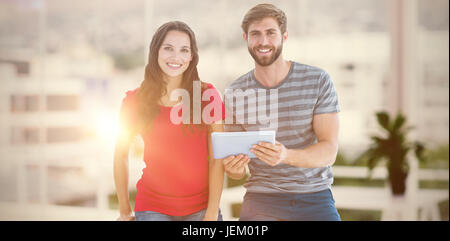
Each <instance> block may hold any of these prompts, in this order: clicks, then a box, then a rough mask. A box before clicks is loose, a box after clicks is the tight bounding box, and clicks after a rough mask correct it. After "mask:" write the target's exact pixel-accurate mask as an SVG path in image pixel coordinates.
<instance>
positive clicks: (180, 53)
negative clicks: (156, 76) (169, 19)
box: [158, 30, 192, 77]
mask: <svg viewBox="0 0 450 241" xmlns="http://www.w3.org/2000/svg"><path fill="white" fill-rule="evenodd" d="M191 60H192V52H191V41H190V39H189V36H188V35H187V34H186V33H184V32H180V31H176V30H171V31H169V32H167V34H166V37H165V39H164V41H163V43H162V44H161V47H160V48H159V52H158V64H159V67H160V68H161V70H162V71H163V73H165V74H166V75H167V76H170V77H178V76H181V75H182V74H183V73H184V71H186V69H187V68H188V67H189V63H190V62H191Z"/></svg>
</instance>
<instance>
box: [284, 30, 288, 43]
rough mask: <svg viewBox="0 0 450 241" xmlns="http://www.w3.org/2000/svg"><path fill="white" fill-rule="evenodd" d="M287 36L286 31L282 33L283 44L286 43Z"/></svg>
mask: <svg viewBox="0 0 450 241" xmlns="http://www.w3.org/2000/svg"><path fill="white" fill-rule="evenodd" d="M288 36H289V34H288V31H287V30H286V32H284V33H283V43H284V42H286V40H287V38H288Z"/></svg>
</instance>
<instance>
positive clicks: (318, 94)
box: [223, 4, 340, 221]
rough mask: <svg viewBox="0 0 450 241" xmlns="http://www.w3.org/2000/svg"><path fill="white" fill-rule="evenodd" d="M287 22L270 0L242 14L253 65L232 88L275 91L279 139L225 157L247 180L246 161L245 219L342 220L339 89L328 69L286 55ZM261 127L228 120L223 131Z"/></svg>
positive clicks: (228, 167) (231, 172)
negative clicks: (337, 169) (335, 186)
mask: <svg viewBox="0 0 450 241" xmlns="http://www.w3.org/2000/svg"><path fill="white" fill-rule="evenodd" d="M286 24H287V20H286V16H285V14H284V12H283V11H281V10H280V9H278V8H277V7H275V6H273V5H271V4H259V5H257V6H255V7H253V8H252V9H250V10H249V11H248V12H247V14H246V15H245V17H244V20H243V22H242V29H243V31H244V33H243V37H244V40H245V41H246V42H247V45H248V50H249V52H250V55H251V56H252V57H253V59H254V60H255V69H254V70H252V71H250V72H248V73H247V74H245V75H243V76H241V77H240V78H238V79H237V80H235V81H234V82H233V83H232V84H231V85H230V86H229V88H228V89H229V90H236V89H240V90H242V91H246V90H249V89H258V91H259V90H261V89H263V90H277V91H278V115H277V125H276V127H275V128H276V131H277V132H276V133H277V134H276V140H277V141H276V143H275V144H271V143H259V144H258V145H254V146H253V147H252V149H251V152H252V153H254V154H255V155H256V157H257V158H252V159H251V160H250V158H249V157H248V156H246V155H238V156H236V157H235V156H230V157H227V158H226V159H224V160H223V164H224V167H225V171H226V173H227V175H228V176H229V177H230V178H232V179H242V178H243V177H244V176H245V165H246V164H247V163H248V167H249V170H250V177H249V178H248V180H246V183H245V184H244V187H245V188H246V189H247V192H246V194H245V196H244V201H243V205H242V209H241V217H240V220H245V221H253V220H255V221H256V220H336V221H338V220H340V216H339V214H338V212H337V210H336V208H335V206H334V200H333V197H332V193H331V190H330V187H331V184H332V182H333V175H332V172H331V165H332V164H333V163H334V161H335V159H336V154H337V151H338V130H339V117H338V112H339V111H340V108H339V104H338V99H337V94H336V91H335V89H334V86H333V82H332V80H331V79H330V76H329V75H328V74H327V73H326V72H325V71H323V70H321V69H319V68H316V67H312V66H308V65H304V64H300V63H297V62H293V61H286V60H284V59H283V56H282V49H283V43H284V42H285V41H286V40H287V38H288V32H287V30H286ZM258 93H259V92H258ZM267 100H268V99H267ZM250 102H251V101H250V100H248V101H247V104H245V105H244V106H242V107H243V108H244V109H243V110H244V112H245V114H244V116H249V111H248V103H250ZM258 104H259V105H260V104H261V103H259V102H258ZM265 104H266V103H264V105H265ZM267 106H270V107H271V108H273V105H267ZM275 108H276V106H275ZM236 109H237V110H238V111H239V110H241V111H242V109H241V107H239V106H238V107H236ZM266 111H267V110H266ZM233 114H236V112H233ZM250 114H251V113H250ZM236 117H237V116H236ZM236 119H238V118H236ZM263 129H264V130H267V129H270V128H267V125H263V124H258V123H256V124H248V123H240V122H234V123H233V124H231V125H225V130H226V131H254V130H263Z"/></svg>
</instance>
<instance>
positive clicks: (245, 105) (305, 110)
mask: <svg viewBox="0 0 450 241" xmlns="http://www.w3.org/2000/svg"><path fill="white" fill-rule="evenodd" d="M291 63H292V64H291V68H290V70H289V73H288V75H287V76H286V78H285V79H284V80H283V81H282V82H281V83H280V84H279V85H278V86H275V87H271V88H267V87H264V86H263V85H261V84H260V83H259V82H258V81H256V79H255V76H254V70H252V71H250V72H248V73H247V74H245V75H243V76H241V77H240V78H238V79H237V80H235V81H234V82H233V83H232V84H231V85H230V86H229V87H228V88H227V90H226V92H225V98H226V100H225V101H227V103H226V106H227V111H228V112H229V113H230V112H231V113H232V114H233V115H232V116H233V124H225V130H226V131H257V130H275V131H276V140H277V141H279V142H281V143H282V144H283V145H284V146H286V148H288V149H303V148H306V147H308V146H310V145H312V144H314V143H317V138H316V135H315V133H314V131H313V128H312V120H313V116H314V115H317V114H324V113H335V112H339V111H340V108H339V103H338V98H337V94H336V90H335V88H334V85H333V81H332V80H331V78H330V76H329V75H328V73H327V72H325V71H324V70H322V69H319V68H317V67H312V66H308V65H304V64H300V63H296V62H291ZM236 90H238V91H239V93H242V92H245V91H247V92H245V93H247V94H248V95H247V96H246V98H245V99H244V101H242V99H240V101H238V100H237V98H235V96H236V95H234V97H233V95H229V94H227V92H228V93H229V91H233V92H234V93H236ZM276 90H277V91H278V93H277V95H276V93H275V92H276ZM270 91H272V92H273V93H272V96H271V95H270ZM264 92H266V96H265V100H266V101H262V100H264V96H263V95H260V94H262V93H264ZM274 94H275V96H276V98H275V99H273V98H274ZM230 96H231V97H230ZM261 96H262V97H261ZM271 97H272V100H271V99H270V98H271ZM232 100H234V102H237V103H234V104H233V105H229V103H232V102H230V101H232ZM255 102H256V107H255ZM264 102H265V103H264ZM276 102H278V103H276ZM230 106H232V107H233V108H232V109H230ZM259 107H264V108H259ZM265 107H270V108H272V110H273V108H276V107H278V110H277V113H275V114H273V113H270V108H265ZM260 110H265V111H266V113H264V112H263V113H259V112H258V111H260ZM274 112H276V109H275V111H274ZM255 116H256V117H260V116H263V117H264V116H265V117H266V119H265V120H264V121H259V119H258V118H256V122H255V118H254V117H255ZM252 117H253V118H252ZM271 118H272V119H271ZM274 118H275V119H274ZM267 120H270V121H271V122H270V123H269V122H268V121H267ZM228 123H230V122H228ZM249 170H250V177H249V178H248V179H247V181H246V183H245V184H244V187H245V188H246V189H247V191H248V192H258V193H275V192H276V193H310V192H318V191H322V190H325V189H327V188H330V186H331V184H332V183H333V174H332V172H331V166H327V167H321V168H300V167H295V166H291V165H287V164H278V165H277V166H274V167H272V166H269V165H268V164H266V163H264V162H262V161H260V160H259V159H257V158H253V159H252V160H251V161H250V162H249Z"/></svg>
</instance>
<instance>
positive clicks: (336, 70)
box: [0, 0, 449, 220]
mask: <svg viewBox="0 0 450 241" xmlns="http://www.w3.org/2000/svg"><path fill="white" fill-rule="evenodd" d="M266 2H270V3H274V4H275V5H277V6H278V7H279V8H281V9H283V10H284V11H285V12H286V14H287V17H288V31H289V38H288V41H287V42H286V44H285V45H284V51H283V53H284V57H285V58H286V59H288V60H294V61H297V62H301V63H304V64H308V65H314V66H318V67H321V68H323V69H325V70H327V71H328V72H329V73H330V75H331V76H332V78H333V80H334V84H335V86H336V89H337V92H338V96H339V101H340V105H341V110H342V112H341V114H340V118H341V129H340V137H339V138H340V140H339V143H340V151H339V155H338V159H337V161H336V164H335V166H334V173H335V184H334V186H333V193H334V199H335V200H336V206H337V208H338V210H339V213H340V214H341V217H342V219H343V220H395V219H404V218H405V215H404V214H403V216H402V214H399V215H397V216H395V212H396V211H398V209H399V208H400V207H402V206H404V207H408V208H409V210H407V211H406V212H409V213H411V212H412V213H413V216H412V217H411V218H410V219H412V220H448V214H449V210H448V206H449V201H448V187H449V186H448V175H449V171H448V168H449V135H448V133H449V1H448V0H383V1H380V0H279V1H266ZM257 3H259V2H257V1H251V0H218V1H214V2H211V1H207V0H190V1H181V0H180V1H175V0H168V1H156V0H127V1H120V0H79V1H69V0H0V80H1V87H0V98H1V101H0V103H1V104H0V133H2V134H1V136H0V220H115V219H116V218H117V217H118V215H119V212H118V210H117V208H118V204H117V199H116V197H115V188H114V180H113V172H112V166H113V149H114V144H115V138H116V132H117V126H118V113H119V107H120V103H121V101H122V99H123V97H124V96H125V92H126V91H127V90H131V89H135V88H137V87H138V86H139V84H140V83H141V81H142V80H143V76H144V66H145V64H146V59H147V56H148V47H149V44H150V40H151V37H152V35H153V33H154V31H155V30H156V29H157V28H158V27H159V26H160V25H161V24H163V23H165V22H167V21H172V20H181V21H184V22H186V23H187V24H188V25H190V26H191V28H192V29H193V30H194V32H195V33H196V36H197V41H198V44H199V55H200V63H199V72H200V77H201V79H202V80H203V81H206V82H210V83H212V84H214V85H215V86H216V87H217V88H218V89H219V90H220V91H221V92H222V93H223V91H224V89H225V87H226V86H227V85H228V84H229V83H231V82H232V81H233V80H235V79H236V78H237V77H239V76H240V75H242V74H244V73H247V72H248V71H249V70H250V69H252V68H253V67H254V64H253V59H252V58H251V56H250V55H249V54H248V51H247V46H246V43H245V42H244V40H243V39H242V30H241V28H240V23H241V21H242V18H243V16H244V14H245V13H246V11H248V10H249V9H250V8H251V7H253V6H254V5H256V4H257ZM379 111H386V112H388V113H390V114H391V116H392V117H393V115H394V114H396V113H398V112H400V111H401V112H402V113H403V114H404V115H405V116H406V120H407V121H406V122H407V124H408V125H409V126H413V127H414V128H413V129H412V130H411V131H410V132H409V133H408V135H407V138H408V141H411V142H413V141H421V142H422V143H423V144H424V145H425V151H424V159H425V161H422V162H420V163H419V162H418V161H417V159H416V158H415V157H413V156H412V155H410V159H411V160H409V163H410V164H411V165H410V171H411V173H410V175H409V179H408V190H409V191H411V190H413V191H411V192H413V194H412V196H408V198H405V199H399V200H397V199H395V200H394V198H393V197H391V195H390V193H389V191H388V190H389V187H388V186H389V185H388V179H387V178H388V174H387V172H386V168H385V166H384V165H383V164H384V162H382V163H380V164H379V165H378V166H377V167H376V168H375V169H374V170H373V173H372V175H371V176H372V178H368V176H369V175H368V173H369V172H368V168H367V167H368V163H367V162H364V161H361V160H360V159H358V156H359V155H360V154H361V153H362V152H363V151H365V150H366V149H367V148H369V146H370V145H371V143H372V139H371V136H373V135H382V133H383V132H382V128H381V127H380V126H379V124H378V122H377V117H376V113H377V112H379ZM143 167H144V162H143V161H142V140H139V139H137V140H136V141H135V143H134V144H133V147H132V151H131V153H130V191H131V199H132V200H133V198H134V195H135V184H136V182H137V180H138V179H139V178H140V175H141V170H142V168H143ZM241 184H242V181H231V180H227V181H226V188H225V190H224V193H223V196H222V202H221V208H222V210H223V212H224V218H225V220H236V219H237V218H238V217H239V210H240V202H241V200H242V197H243V192H244V189H243V188H242V186H241ZM408 195H409V194H408ZM405 203H408V205H404V204H405ZM411 203H412V204H411ZM409 204H411V205H409ZM400 213H401V212H400ZM389 215H391V216H389ZM392 215H394V216H392Z"/></svg>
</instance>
